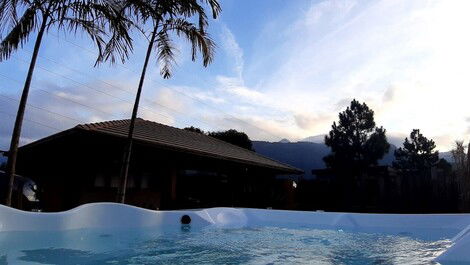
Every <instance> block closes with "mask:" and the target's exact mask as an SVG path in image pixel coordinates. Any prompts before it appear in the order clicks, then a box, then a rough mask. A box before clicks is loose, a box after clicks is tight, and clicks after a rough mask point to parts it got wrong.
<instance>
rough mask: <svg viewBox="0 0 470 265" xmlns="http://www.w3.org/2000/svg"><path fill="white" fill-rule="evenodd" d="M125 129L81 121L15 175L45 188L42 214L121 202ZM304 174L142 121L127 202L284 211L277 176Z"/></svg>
mask: <svg viewBox="0 0 470 265" xmlns="http://www.w3.org/2000/svg"><path fill="white" fill-rule="evenodd" d="M128 128H129V120H117V121H107V122H99V123H91V124H81V125H77V126H75V127H73V128H71V129H68V130H65V131H62V132H60V133H57V134H54V135H51V136H49V137H46V138H43V139H40V140H38V141H36V142H33V143H30V144H27V145H25V146H22V147H21V148H20V149H19V155H18V165H17V172H18V174H21V175H23V176H25V177H29V178H31V179H33V180H34V181H35V182H36V183H37V184H38V186H39V187H41V188H42V191H41V196H40V200H41V201H42V204H43V209H44V210H45V211H60V210H66V209H71V208H73V207H76V206H78V205H81V204H84V203H90V202H103V201H116V195H117V189H118V185H119V183H120V182H119V181H120V178H119V176H120V170H121V165H122V157H123V150H124V146H125V141H126V137H127V132H128ZM302 173H303V171H302V170H300V169H297V168H294V167H292V166H290V165H287V164H283V163H280V162H278V161H275V160H272V159H270V158H267V157H264V156H261V155H259V154H257V153H255V152H253V151H250V150H246V149H243V148H240V147H238V146H235V145H232V144H229V143H226V142H223V141H220V140H218V139H215V138H212V137H209V136H207V135H203V134H199V133H195V132H190V131H186V130H182V129H178V128H174V127H170V126H166V125H163V124H160V123H156V122H152V121H148V120H143V119H137V121H136V124H135V130H134V144H133V151H132V157H131V165H130V171H129V179H128V186H127V187H128V189H127V195H126V203H129V204H132V205H136V206H140V207H145V208H149V209H178V208H198V207H213V206H243V207H262V208H264V207H276V208H285V207H286V206H285V205H286V202H283V201H282V199H279V198H285V197H286V196H283V195H282V194H278V193H279V190H280V189H279V186H280V185H281V186H282V185H284V184H282V183H279V181H277V178H276V176H279V175H293V174H294V175H295V174H302ZM281 192H282V191H281Z"/></svg>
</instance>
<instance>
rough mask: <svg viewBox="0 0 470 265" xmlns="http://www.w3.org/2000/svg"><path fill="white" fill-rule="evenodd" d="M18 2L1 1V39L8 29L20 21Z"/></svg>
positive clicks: (16, 0) (13, 0)
mask: <svg viewBox="0 0 470 265" xmlns="http://www.w3.org/2000/svg"><path fill="white" fill-rule="evenodd" d="M18 2H19V1H18V0H0V39H1V38H2V33H3V32H4V31H6V29H7V28H9V27H10V26H12V25H14V24H15V22H17V21H18V14H17V8H18V6H19V5H18V4H19V3H18Z"/></svg>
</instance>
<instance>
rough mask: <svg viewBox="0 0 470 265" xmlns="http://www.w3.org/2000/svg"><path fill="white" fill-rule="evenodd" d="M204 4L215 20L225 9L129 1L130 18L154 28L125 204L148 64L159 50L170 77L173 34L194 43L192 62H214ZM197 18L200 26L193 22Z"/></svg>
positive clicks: (191, 2) (198, 3) (196, 1)
mask: <svg viewBox="0 0 470 265" xmlns="http://www.w3.org/2000/svg"><path fill="white" fill-rule="evenodd" d="M204 4H208V5H209V6H210V8H211V11H212V17H213V18H214V19H215V18H217V16H218V15H219V13H220V11H221V8H220V5H219V3H218V1H217V0H134V1H129V5H128V6H127V7H128V9H127V10H129V15H130V16H132V17H134V18H135V19H136V22H137V23H136V24H137V25H142V26H143V27H145V26H151V28H150V32H149V33H148V35H146V38H147V39H148V40H149V42H148V46H147V53H146V56H145V60H144V65H143V67H142V73H141V75H140V80H139V85H138V88H137V94H136V97H135V102H134V108H133V109H132V116H131V120H130V124H129V132H128V135H127V142H126V147H125V151H124V157H123V164H122V168H121V182H120V186H119V190H118V198H117V201H118V202H121V203H124V202H125V198H126V188H127V179H128V173H129V164H130V158H131V151H132V142H133V134H134V127H135V120H136V118H137V112H138V109H139V102H140V96H141V93H142V87H143V85H144V80H145V74H146V71H147V65H148V62H149V59H150V56H151V54H152V51H153V50H154V49H155V52H156V56H157V61H158V62H159V63H160V67H161V70H160V74H161V75H162V76H163V78H170V77H171V74H172V66H173V65H174V63H175V47H174V46H173V43H172V39H171V36H170V35H171V34H176V35H177V36H179V37H184V38H186V39H187V40H188V41H189V43H190V44H191V59H192V60H193V61H195V60H196V57H197V53H198V52H200V53H201V55H202V61H203V65H204V67H206V66H207V65H209V64H210V63H211V62H212V59H213V57H214V49H215V44H214V42H213V41H212V39H211V38H210V36H209V34H208V33H207V31H206V27H207V26H208V18H207V15H206V13H205V10H204V7H203V5H204ZM194 17H196V18H197V19H198V20H197V21H198V22H197V24H194V23H192V22H190V20H191V19H192V18H194Z"/></svg>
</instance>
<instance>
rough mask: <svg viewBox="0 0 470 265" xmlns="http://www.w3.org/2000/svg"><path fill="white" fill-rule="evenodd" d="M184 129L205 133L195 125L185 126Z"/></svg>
mask: <svg viewBox="0 0 470 265" xmlns="http://www.w3.org/2000/svg"><path fill="white" fill-rule="evenodd" d="M184 130H186V131H190V132H195V133H200V134H206V133H205V132H204V131H203V130H201V129H199V128H197V127H194V126H190V127H186V128H184Z"/></svg>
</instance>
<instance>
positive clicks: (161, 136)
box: [75, 118, 303, 174]
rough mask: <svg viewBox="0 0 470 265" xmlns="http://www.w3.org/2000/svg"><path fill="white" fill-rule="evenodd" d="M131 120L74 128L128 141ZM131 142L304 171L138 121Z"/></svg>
mask: <svg viewBox="0 0 470 265" xmlns="http://www.w3.org/2000/svg"><path fill="white" fill-rule="evenodd" d="M129 123H130V120H116V121H106V122H98V123H89V124H80V125H77V126H76V127H75V128H77V129H84V130H88V131H94V132H100V133H105V134H109V135H114V136H118V137H127V133H128V130H129ZM134 139H135V140H136V141H142V142H146V143H149V144H154V145H156V146H161V147H166V148H171V149H173V150H175V151H180V152H187V153H193V154H196V155H203V156H208V157H213V158H217V159H223V160H229V161H234V162H239V163H245V164H251V165H256V166H260V167H267V168H272V169H276V170H279V171H281V172H282V173H286V174H300V173H302V172H303V171H302V170H300V169H297V168H295V167H292V166H290V165H287V164H284V163H281V162H278V161H275V160H273V159H270V158H267V157H264V156H262V155H259V154H257V153H255V152H253V151H250V150H247V149H244V148H241V147H238V146H235V145H232V144H229V143H227V142H224V141H221V140H219V139H216V138H213V137H210V136H207V135H203V134H199V133H195V132H191V131H187V130H183V129H178V128H175V127H171V126H167V125H163V124H160V123H157V122H153V121H148V120H143V119H140V118H138V119H137V120H136V123H135V129H134Z"/></svg>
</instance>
